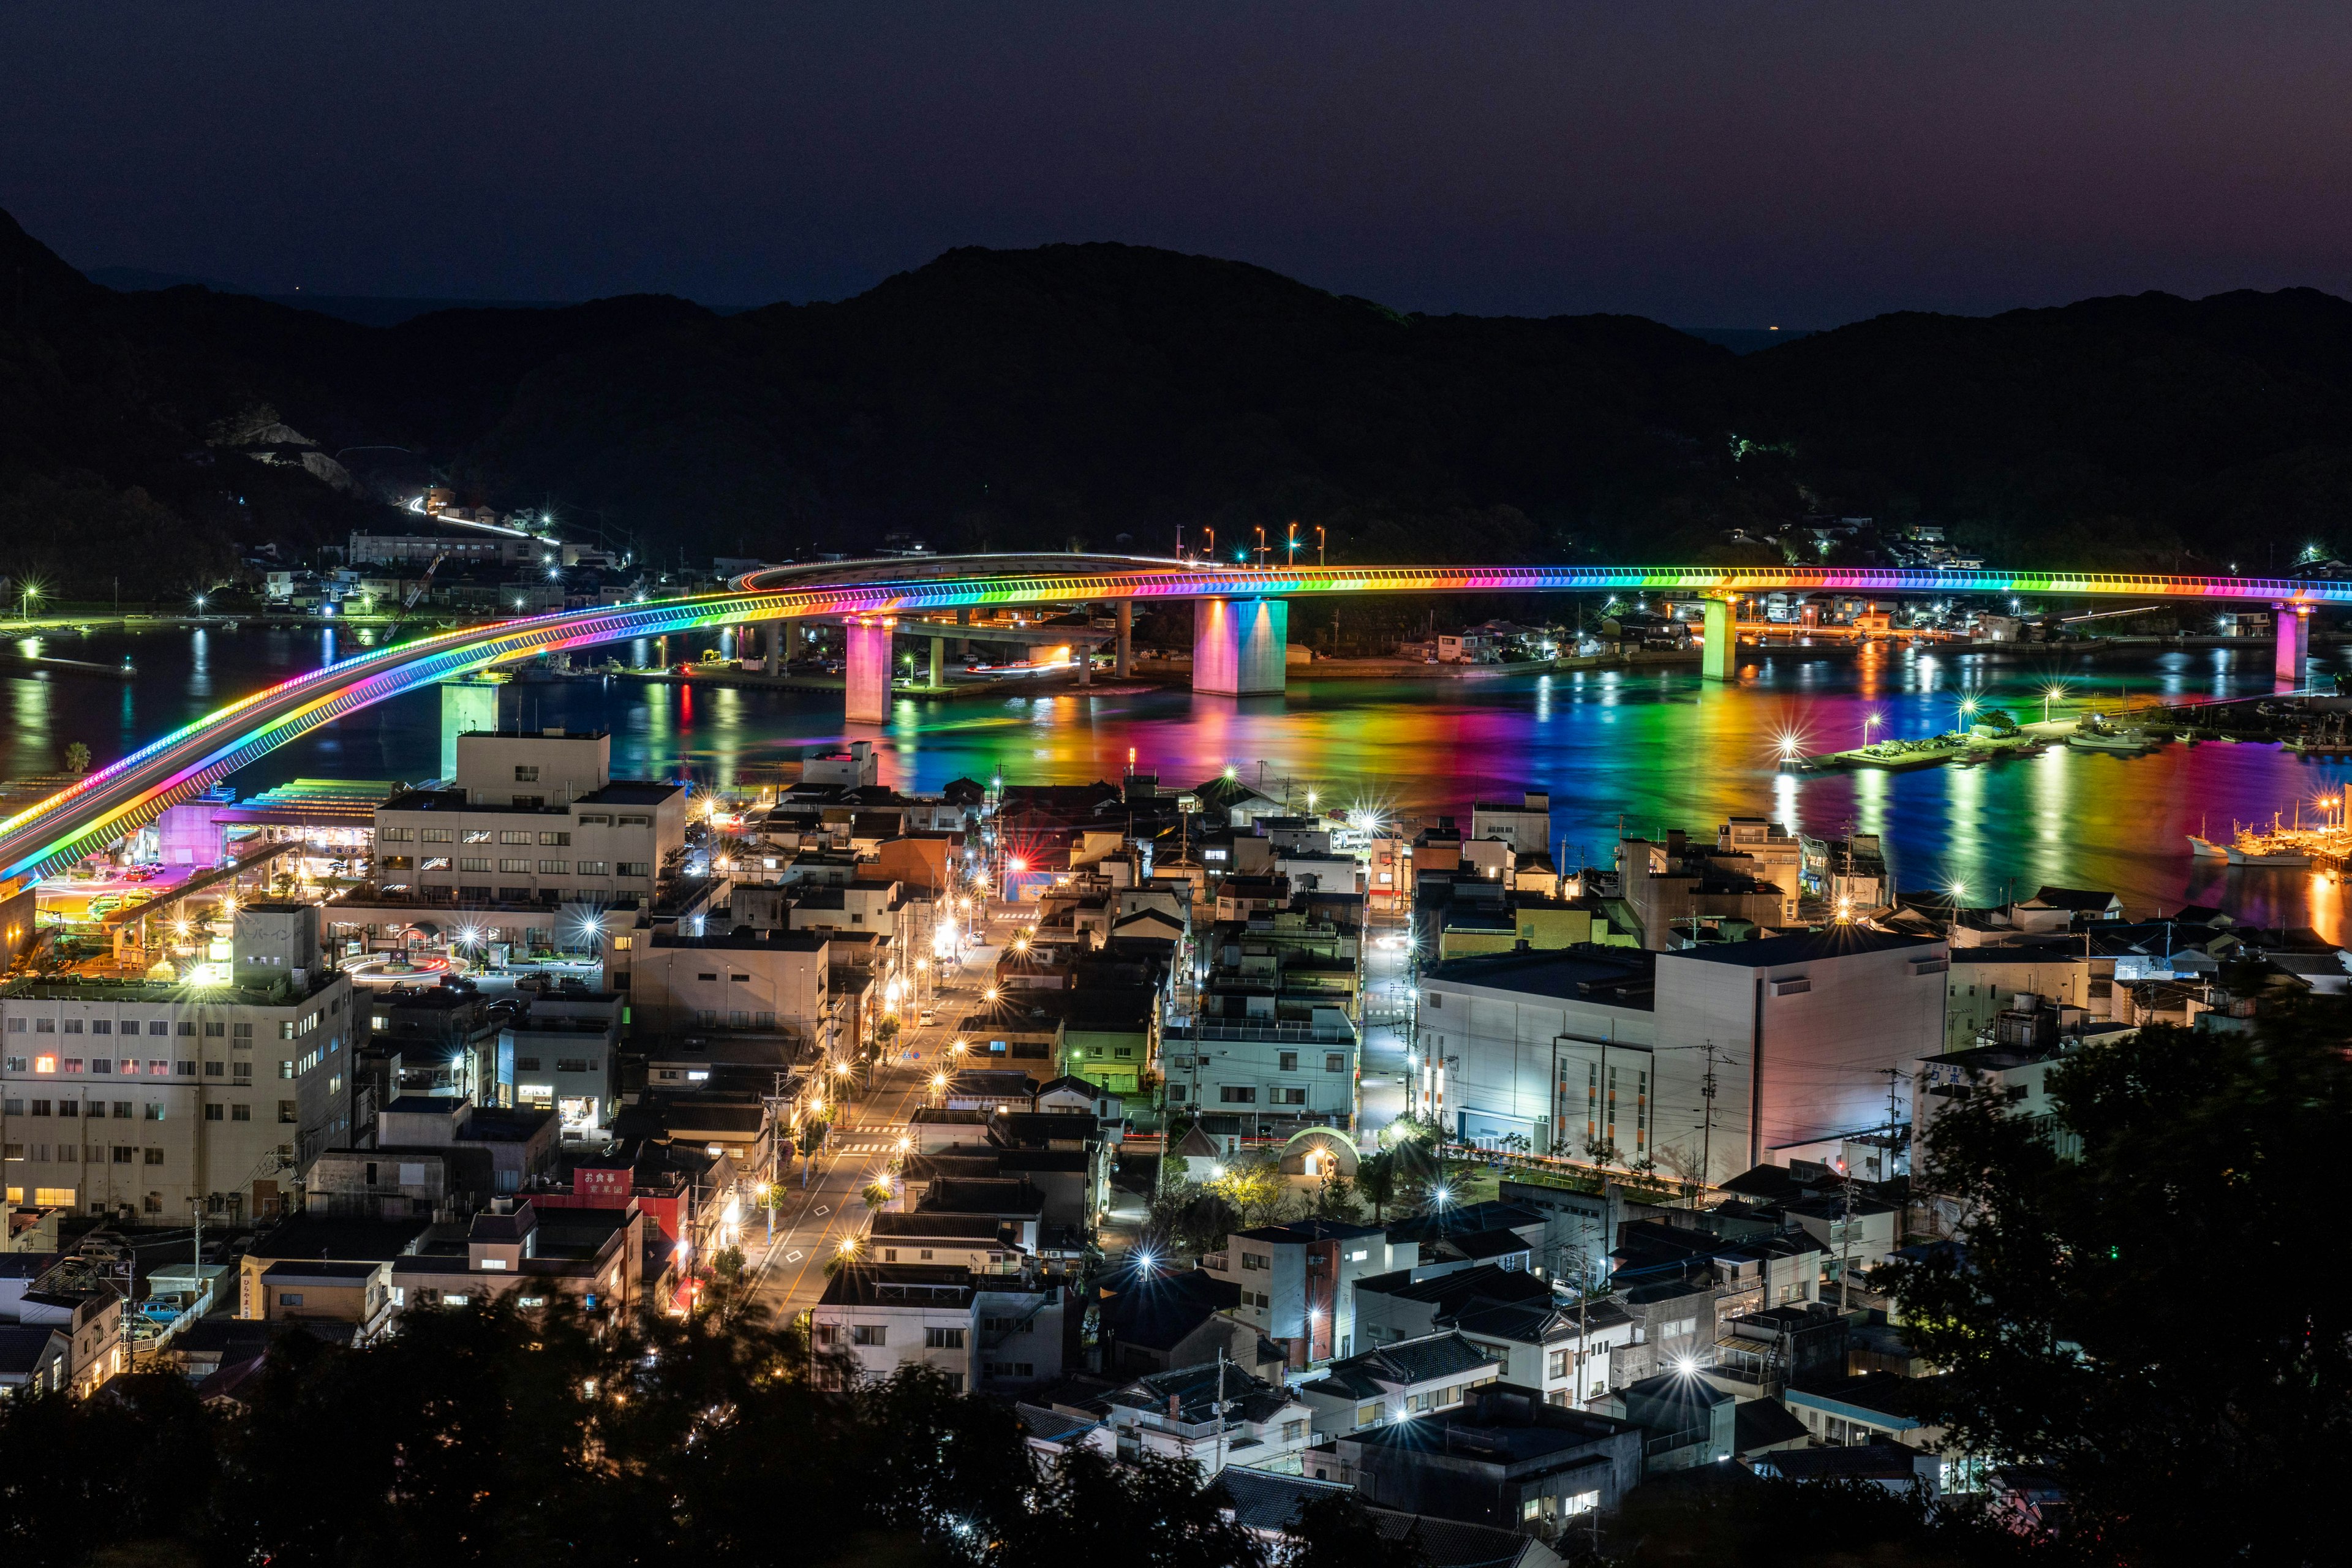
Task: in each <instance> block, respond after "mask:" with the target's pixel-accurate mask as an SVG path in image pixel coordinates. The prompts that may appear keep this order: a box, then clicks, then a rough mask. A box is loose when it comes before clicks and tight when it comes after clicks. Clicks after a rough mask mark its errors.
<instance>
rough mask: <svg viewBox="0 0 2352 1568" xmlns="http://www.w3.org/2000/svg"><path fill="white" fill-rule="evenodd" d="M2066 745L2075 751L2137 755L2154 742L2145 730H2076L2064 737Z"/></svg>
mask: <svg viewBox="0 0 2352 1568" xmlns="http://www.w3.org/2000/svg"><path fill="white" fill-rule="evenodd" d="M2066 743H2067V744H2068V745H2070V746H2072V747H2074V748H2075V749H2076V750H2077V751H2084V752H2125V753H2129V754H2132V755H2137V754H2138V753H2139V752H2145V751H2147V749H2148V748H2149V747H2150V746H2153V745H2154V744H2155V743H2156V742H2153V741H2151V740H2150V739H2149V738H2148V733H2147V731H2145V730H2077V731H2074V733H2073V734H2071V735H2069V736H2067V737H2066Z"/></svg>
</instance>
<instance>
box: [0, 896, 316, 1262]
mask: <svg viewBox="0 0 2352 1568" xmlns="http://www.w3.org/2000/svg"><path fill="white" fill-rule="evenodd" d="M231 952H232V971H231V973H233V974H234V975H235V977H236V983H235V984H228V985H215V986H192V985H189V984H183V983H181V982H178V981H115V980H86V979H81V978H79V977H74V976H61V977H52V978H47V979H25V980H16V981H12V982H9V983H7V984H5V985H0V1155H5V1173H6V1174H5V1181H0V1185H5V1189H6V1201H7V1202H8V1203H10V1204H12V1205H15V1204H26V1205H34V1206H37V1207H62V1208H75V1209H79V1210H81V1211H83V1212H85V1213H89V1214H100V1215H125V1216H133V1217H142V1218H163V1219H169V1220H181V1219H184V1218H186V1217H187V1215H189V1213H190V1212H191V1204H192V1203H200V1204H201V1205H203V1207H204V1210H205V1213H206V1214H207V1215H214V1216H216V1217H219V1218H223V1219H226V1220H227V1221H229V1222H231V1223H237V1222H242V1221H245V1220H248V1219H257V1218H263V1217H267V1216H269V1215H276V1214H278V1213H280V1212H281V1211H282V1210H283V1208H284V1206H285V1204H286V1202H287V1199H288V1196H289V1191H290V1188H291V1184H292V1179H293V1174H294V1173H295V1172H296V1171H298V1170H299V1169H300V1167H301V1164H302V1163H303V1161H304V1160H305V1159H306V1158H307V1156H308V1154H309V1153H312V1152H316V1151H317V1150H318V1149H320V1148H322V1147H324V1146H325V1144H326V1143H327V1142H329V1141H331V1140H340V1139H341V1138H343V1137H344V1136H346V1135H347V1134H348V1133H349V1131H350V1110H349V1104H350V1094H349V1077H350V1072H351V1057H352V1052H351V1047H352V1041H353V1038H354V1026H355V1022H356V1021H355V1020H354V1018H353V1016H352V990H351V982H350V981H349V979H347V978H346V977H345V976H344V975H342V974H341V973H339V972H337V971H334V970H331V969H328V968H326V967H324V965H323V963H322V960H321V957H320V951H319V921H318V910H317V909H316V908H315V907H314V906H310V905H292V904H252V905H247V907H245V908H243V909H241V910H238V911H237V912H236V918H235V924H234V928H233V932H232V938H231Z"/></svg>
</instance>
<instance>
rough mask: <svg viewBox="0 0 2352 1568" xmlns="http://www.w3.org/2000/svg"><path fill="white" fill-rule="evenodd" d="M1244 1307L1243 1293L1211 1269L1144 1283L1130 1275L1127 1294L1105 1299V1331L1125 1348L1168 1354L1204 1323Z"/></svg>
mask: <svg viewBox="0 0 2352 1568" xmlns="http://www.w3.org/2000/svg"><path fill="white" fill-rule="evenodd" d="M1240 1304H1241V1288H1240V1287H1239V1286H1237V1285H1231V1284H1227V1283H1226V1282H1225V1281H1224V1280H1222V1279H1218V1278H1217V1277H1216V1276H1215V1275H1213V1274H1211V1273H1210V1272H1208V1271H1207V1270H1206V1269H1202V1268H1193V1269H1188V1270H1186V1271H1184V1272H1182V1273H1178V1274H1159V1275H1153V1276H1151V1277H1150V1278H1144V1279H1139V1278H1137V1277H1136V1276H1135V1275H1134V1274H1132V1273H1130V1274H1129V1276H1128V1282H1127V1284H1126V1286H1125V1288H1124V1289H1121V1290H1119V1291H1118V1293H1117V1294H1116V1295H1112V1296H1107V1297H1105V1298H1103V1301H1102V1305H1101V1308H1100V1312H1101V1319H1102V1325H1103V1329H1104V1331H1106V1332H1108V1333H1109V1334H1110V1335H1111V1336H1112V1337H1114V1338H1116V1339H1117V1340H1118V1342H1120V1343H1122V1344H1135V1345H1141V1346H1143V1347H1145V1348H1146V1349H1148V1350H1157V1351H1168V1350H1173V1349H1175V1348H1176V1347H1177V1346H1178V1345H1179V1344H1181V1343H1182V1342H1184V1339H1185V1337H1186V1336H1187V1335H1189V1334H1192V1333H1194V1332H1197V1331H1199V1329H1200V1327H1201V1325H1202V1323H1205V1322H1207V1321H1209V1319H1210V1318H1212V1317H1213V1316H1214V1315H1215V1314H1217V1313H1218V1312H1221V1311H1223V1310H1225V1309H1226V1308H1228V1307H1235V1306H1239V1305H1240Z"/></svg>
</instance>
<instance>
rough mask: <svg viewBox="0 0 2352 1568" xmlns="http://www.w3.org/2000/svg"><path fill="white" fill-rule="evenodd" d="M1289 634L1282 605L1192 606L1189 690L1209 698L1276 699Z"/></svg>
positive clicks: (1218, 602) (1206, 602) (1215, 602)
mask: <svg viewBox="0 0 2352 1568" xmlns="http://www.w3.org/2000/svg"><path fill="white" fill-rule="evenodd" d="M1289 632H1290V604H1289V601H1288V600H1286V599H1197V600H1195V601H1193V605H1192V689H1193V690H1195V691H1201V692H1206V693H1208V694H1209V695H1211V696H1213V697H1260V696H1268V695H1279V694H1280V693H1281V691H1282V689H1283V681H1284V678H1285V675H1286V670H1285V668H1284V661H1285V657H1286V656H1285V652H1284V645H1285V644H1286V643H1287V642H1288V641H1289Z"/></svg>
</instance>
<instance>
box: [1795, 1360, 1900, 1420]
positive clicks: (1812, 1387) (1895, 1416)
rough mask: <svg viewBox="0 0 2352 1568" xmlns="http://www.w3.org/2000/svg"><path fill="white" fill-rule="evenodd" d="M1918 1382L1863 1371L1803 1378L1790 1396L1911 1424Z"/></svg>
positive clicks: (1891, 1375)
mask: <svg viewBox="0 0 2352 1568" xmlns="http://www.w3.org/2000/svg"><path fill="white" fill-rule="evenodd" d="M1920 1382H1921V1380H1920V1379H1918V1378H1915V1377H1905V1376H1903V1375H1901V1374H1900V1373H1892V1372H1865V1373H1862V1374H1861V1375H1859V1376H1856V1377H1821V1378H1804V1379H1801V1380H1800V1381H1799V1382H1797V1383H1795V1384H1791V1385H1790V1390H1789V1392H1790V1394H1810V1395H1811V1396H1812V1397H1813V1398H1815V1399H1824V1400H1831V1401H1834V1402H1835V1403H1837V1404H1839V1405H1852V1406H1853V1408H1854V1409H1857V1410H1866V1411H1869V1412H1870V1413H1871V1414H1873V1415H1883V1416H1885V1417H1886V1418H1887V1419H1888V1420H1890V1421H1899V1422H1906V1423H1908V1422H1915V1421H1916V1420H1918V1419H1919V1416H1918V1414H1917V1412H1918V1411H1919V1409H1920V1408H1921V1405H1922V1403H1923V1400H1922V1395H1923V1394H1925V1393H1926V1392H1927V1391H1926V1390H1924V1389H1923V1388H1921V1387H1920Z"/></svg>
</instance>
